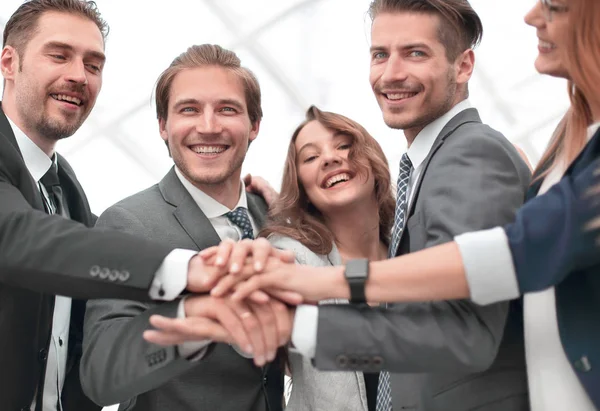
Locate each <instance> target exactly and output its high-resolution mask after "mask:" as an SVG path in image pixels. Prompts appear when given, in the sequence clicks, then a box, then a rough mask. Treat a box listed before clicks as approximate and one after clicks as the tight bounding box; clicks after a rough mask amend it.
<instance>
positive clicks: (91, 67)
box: [86, 64, 102, 73]
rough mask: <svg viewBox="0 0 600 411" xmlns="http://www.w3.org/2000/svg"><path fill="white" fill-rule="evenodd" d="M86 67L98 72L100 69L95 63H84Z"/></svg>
mask: <svg viewBox="0 0 600 411" xmlns="http://www.w3.org/2000/svg"><path fill="white" fill-rule="evenodd" d="M86 67H87V68H89V69H90V70H91V71H92V72H94V73H100V72H101V71H102V69H101V68H100V66H97V65H95V64H86Z"/></svg>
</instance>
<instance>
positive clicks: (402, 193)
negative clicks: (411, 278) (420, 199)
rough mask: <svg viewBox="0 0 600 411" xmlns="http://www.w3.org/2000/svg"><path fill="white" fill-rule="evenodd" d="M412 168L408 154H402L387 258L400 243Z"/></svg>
mask: <svg viewBox="0 0 600 411" xmlns="http://www.w3.org/2000/svg"><path fill="white" fill-rule="evenodd" d="M411 170H412V163H411V162H410V158H408V154H406V153H404V154H402V158H401V159H400V172H399V173H398V188H397V189H398V192H397V194H396V213H395V217H394V227H393V228H392V241H391V242H390V248H389V250H388V258H394V257H395V256H396V252H397V251H398V246H399V245H400V237H402V231H403V230H404V223H405V222H406V209H407V205H408V198H407V194H408V180H409V179H410V173H411Z"/></svg>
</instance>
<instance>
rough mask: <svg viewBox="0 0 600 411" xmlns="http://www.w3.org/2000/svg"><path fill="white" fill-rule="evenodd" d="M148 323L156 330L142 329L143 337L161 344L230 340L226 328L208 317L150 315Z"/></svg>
mask: <svg viewBox="0 0 600 411" xmlns="http://www.w3.org/2000/svg"><path fill="white" fill-rule="evenodd" d="M150 324H151V325H152V326H153V327H155V328H156V330H146V331H144V339H145V340H146V341H148V342H151V343H154V344H159V345H163V346H167V345H176V344H182V343H184V342H186V341H201V340H211V341H218V342H230V341H231V337H230V336H229V333H228V332H227V330H226V329H225V328H223V327H222V326H221V325H219V324H218V323H217V322H215V321H213V320H211V319H208V318H202V317H189V318H167V317H163V316H160V315H153V316H151V317H150Z"/></svg>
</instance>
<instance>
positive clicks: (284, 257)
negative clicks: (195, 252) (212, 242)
mask: <svg viewBox="0 0 600 411" xmlns="http://www.w3.org/2000/svg"><path fill="white" fill-rule="evenodd" d="M199 255H200V257H201V258H203V259H204V260H205V265H206V264H209V263H212V264H214V265H215V268H214V269H213V270H210V271H209V270H206V275H205V277H204V278H203V281H204V283H203V286H204V287H205V289H212V290H213V291H211V293H212V294H213V295H214V296H217V297H222V296H223V295H225V294H226V293H228V292H229V291H230V290H231V289H233V287H234V286H235V285H236V284H237V283H238V282H239V281H241V280H242V279H245V278H247V276H249V275H254V274H255V273H257V272H260V271H262V270H263V269H264V267H265V265H266V264H267V261H268V260H271V264H272V263H273V261H281V262H288V263H293V262H294V261H295V257H294V253H293V252H291V251H288V250H279V249H277V248H274V247H273V246H272V245H271V244H270V243H269V242H268V241H267V240H266V239H265V238H258V239H256V240H242V241H238V242H235V241H231V240H225V241H222V242H221V243H220V244H219V245H218V246H215V247H210V248H207V249H205V250H203V251H201V252H200V254H199ZM242 267H243V268H244V277H241V276H240V271H241V270H242ZM227 274H229V275H227ZM250 298H251V299H252V300H253V301H255V302H266V301H267V300H268V297H267V296H266V294H264V293H260V292H258V293H254V294H253V295H251V297H250ZM279 298H280V299H282V300H283V301H286V302H288V303H290V304H296V301H297V300H298V297H297V296H294V295H292V294H291V293H282V294H279Z"/></svg>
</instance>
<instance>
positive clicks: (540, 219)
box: [505, 132, 600, 409]
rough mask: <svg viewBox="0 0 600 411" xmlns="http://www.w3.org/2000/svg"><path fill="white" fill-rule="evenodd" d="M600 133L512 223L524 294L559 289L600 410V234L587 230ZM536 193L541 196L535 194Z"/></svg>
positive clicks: (576, 354) (562, 315)
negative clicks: (587, 193) (555, 182)
mask: <svg viewBox="0 0 600 411" xmlns="http://www.w3.org/2000/svg"><path fill="white" fill-rule="evenodd" d="M599 157H600V132H598V133H596V135H595V136H594V137H593V138H592V140H591V141H590V142H589V143H588V144H587V146H586V147H585V149H584V150H583V152H582V153H581V154H580V155H579V157H578V158H577V159H576V160H575V161H574V162H573V164H572V165H571V166H570V167H569V169H568V170H567V171H566V173H565V176H564V177H563V178H562V180H561V181H560V182H559V183H558V184H557V185H555V186H554V187H552V188H551V189H550V190H549V191H548V192H547V193H545V194H544V195H542V196H539V197H535V195H536V194H537V192H538V191H539V188H540V185H541V181H537V182H536V184H534V185H533V186H532V187H531V189H530V190H529V193H528V198H529V199H530V200H529V201H528V202H527V204H526V205H525V206H524V207H523V208H522V209H521V210H519V212H518V213H517V218H516V221H515V223H513V224H510V225H508V226H506V228H505V229H506V234H507V236H508V240H509V245H510V249H511V252H512V255H513V261H514V266H515V269H516V273H517V280H518V284H519V290H520V291H521V294H523V293H527V292H535V291H541V290H544V289H547V288H548V287H552V286H554V287H555V294H556V312H557V319H558V329H559V332H560V337H561V341H562V345H563V348H564V350H565V353H566V355H567V358H568V359H569V361H570V362H571V365H572V367H573V369H574V370H575V373H576V374H577V376H578V377H579V380H580V381H581V384H583V386H584V388H585V390H586V391H587V393H588V395H589V396H590V398H591V400H592V402H593V403H594V405H595V406H596V407H597V408H598V409H600V250H599V249H598V242H597V238H598V232H597V231H589V230H586V229H585V225H586V223H587V222H589V221H590V220H591V219H592V218H594V217H598V215H600V213H599V212H598V208H599V207H598V204H597V203H594V201H597V200H593V199H591V198H589V197H588V196H586V191H587V189H588V188H589V187H590V186H591V185H592V184H598V183H599V182H600V177H599V176H600V170H599V166H600V160H599ZM534 197H535V198H534Z"/></svg>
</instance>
